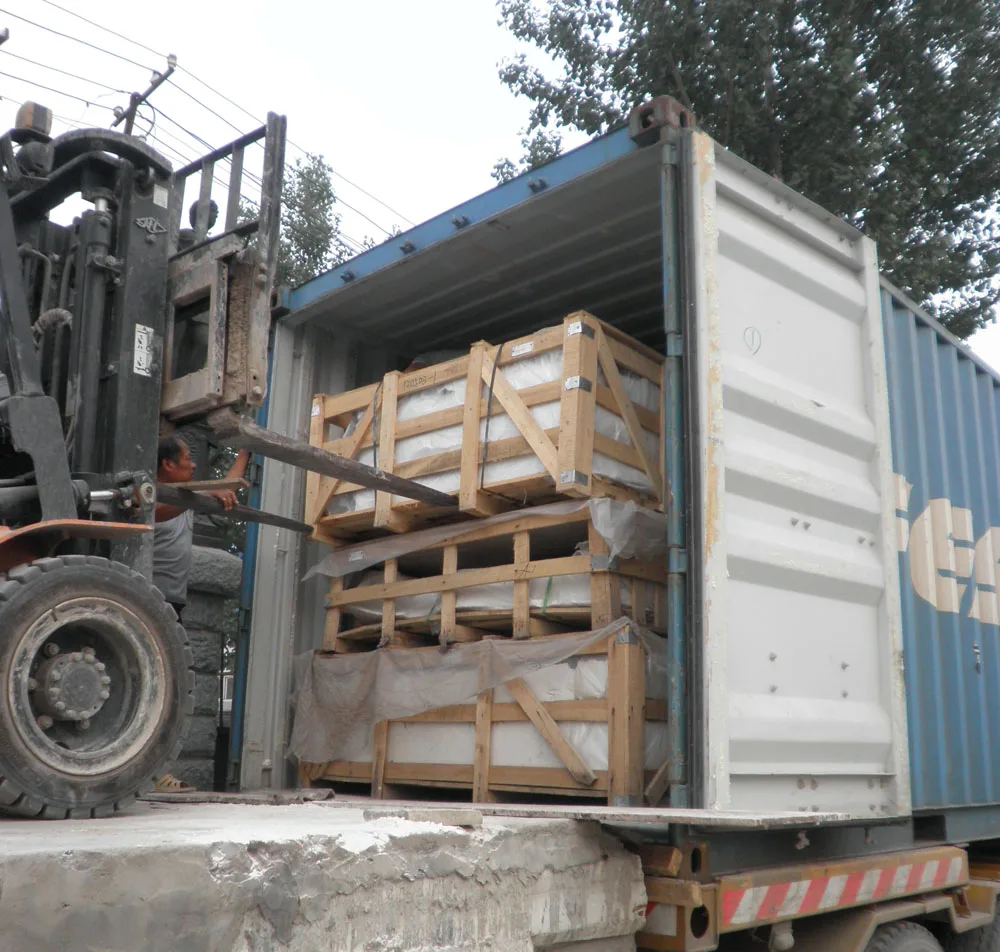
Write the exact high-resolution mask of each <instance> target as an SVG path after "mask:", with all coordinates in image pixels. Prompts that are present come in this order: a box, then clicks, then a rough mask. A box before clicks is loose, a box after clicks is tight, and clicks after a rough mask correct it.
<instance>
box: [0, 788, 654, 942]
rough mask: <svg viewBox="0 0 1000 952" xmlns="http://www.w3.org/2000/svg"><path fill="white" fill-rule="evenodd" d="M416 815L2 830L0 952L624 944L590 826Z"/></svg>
mask: <svg viewBox="0 0 1000 952" xmlns="http://www.w3.org/2000/svg"><path fill="white" fill-rule="evenodd" d="M426 808H427V809H425V810H424V811H423V812H421V813H415V814H414V813H411V814H409V815H408V816H374V815H373V814H371V813H369V819H366V818H365V810H364V808H363V806H362V805H361V804H358V803H344V802H339V801H326V802H320V803H296V804H290V805H282V806H275V805H257V804H247V803H238V804H233V803H182V804H177V803H163V802H146V803H140V804H138V805H137V806H136V807H135V808H133V809H132V810H130V811H128V812H127V813H125V814H122V815H120V816H118V817H115V818H114V819H109V820H80V821H74V820H70V821H62V822H25V821H16V820H15V821H5V820H0V948H2V950H3V952H56V950H58V952H137V950H139V949H141V950H144V952H168V950H169V952H265V950H266V952H271V950H289V952H313V950H315V952H319V950H323V952H341V950H343V952H347V950H351V952H354V950H363V952H407V950H414V952H415V950H421V952H423V950H427V952H430V950H435V952H466V950H469V952H471V950H492V952H530V950H535V949H548V948H551V947H552V946H556V945H559V946H560V949H559V952H570V950H574V952H577V950H583V949H587V950H588V952H598V950H600V952H605V950H611V949H613V950H614V952H619V950H626V949H634V940H633V938H632V937H633V936H634V933H635V932H636V930H637V929H639V928H640V927H641V925H642V922H643V912H644V909H645V903H646V894H645V889H644V886H643V879H642V871H641V868H640V865H639V861H638V859H637V858H636V857H635V856H633V855H632V854H630V853H628V852H627V851H626V850H625V849H624V848H623V847H622V845H621V843H620V842H619V841H618V840H617V839H615V838H614V837H613V836H610V835H609V834H607V833H605V832H603V831H602V830H601V829H600V827H599V826H598V825H597V824H594V823H587V822H581V821H577V820H569V819H548V818H547V819H524V818H517V817H502V818H501V817H482V816H480V815H479V814H478V813H476V812H475V811H474V810H471V809H470V810H458V811H450V812H449V811H439V812H434V810H433V805H432V804H427V805H426ZM414 817H419V819H414ZM457 824H463V825H457ZM563 943H570V944H569V945H562V944H563ZM578 943H581V944H580V945H578Z"/></svg>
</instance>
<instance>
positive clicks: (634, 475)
mask: <svg viewBox="0 0 1000 952" xmlns="http://www.w3.org/2000/svg"><path fill="white" fill-rule="evenodd" d="M499 372H500V373H503V375H504V377H505V378H506V380H507V382H508V383H509V384H510V385H511V387H513V388H514V389H515V390H523V389H525V388H527V387H534V386H537V385H539V384H543V383H551V382H552V381H555V380H561V379H562V349H561V348H559V349H557V350H551V351H546V352H544V353H541V354H538V355H537V356H535V357H529V358H526V359H524V360H519V361H515V362H514V363H510V364H508V365H506V366H505V367H503V368H502V369H501V370H500V371H499ZM621 376H622V382H623V384H624V386H625V391H626V393H627V394H628V396H629V398H630V399H631V400H632V402H633V403H635V404H638V405H640V406H643V407H646V408H647V409H649V410H652V411H654V412H659V409H660V407H659V403H660V390H659V387H657V386H656V385H655V384H653V383H652V382H650V381H649V380H646V379H645V378H644V377H639V376H637V375H636V374H633V373H630V372H628V371H625V370H623V371H622V374H621ZM598 382H599V383H602V384H604V383H605V380H604V377H603V374H601V373H599V374H598ZM488 393H489V388H488V387H487V386H486V385H485V384H484V385H483V396H484V397H486V396H488ZM464 403H465V380H464V379H459V380H451V381H448V382H447V383H443V384H440V385H438V386H436V387H429V388H427V389H426V390H421V391H418V392H417V393H414V394H410V395H408V396H405V397H402V398H401V399H400V400H399V402H398V403H397V406H396V420H397V422H400V423H403V422H406V421H408V420H415V419H417V418H418V417H422V416H426V415H428V414H430V413H437V412H439V411H442V410H448V409H451V408H453V407H459V406H463V405H464ZM496 407H499V404H496ZM530 412H531V415H532V416H533V417H534V419H535V421H536V422H537V423H538V425H539V426H541V428H542V429H543V430H549V429H553V428H556V427H558V426H559V417H560V404H559V401H558V400H555V401H553V402H551V403H542V404H538V405H536V406H534V407H531V408H530ZM360 416H361V413H360V412H359V413H358V414H357V415H356V419H355V421H353V422H352V424H351V426H350V427H348V430H347V434H349V433H350V432H351V430H352V429H353V427H354V425H356V421H357V419H359V418H360ZM594 431H595V432H596V433H600V434H602V435H603V436H607V437H610V438H611V439H613V440H616V441H618V442H619V443H625V444H626V445H631V440H630V439H629V435H628V429H627V428H626V426H625V421H624V420H623V419H622V418H621V417H620V416H618V415H616V414H614V413H611V412H610V411H608V410H606V409H605V408H603V407H600V406H598V407H596V408H595V410H594ZM643 433H644V437H645V440H646V443H647V446H648V448H649V450H650V451H651V452H652V453H653V454H654V456H655V455H656V454H658V453H659V436H658V434H655V433H650V432H648V431H643ZM345 435H346V434H345ZM520 435H521V433H520V431H519V430H518V429H517V427H516V426H515V425H514V423H513V421H512V420H511V419H510V417H509V416H507V415H506V414H505V413H498V414H497V415H495V416H493V417H491V418H490V421H489V431H488V432H487V428H486V419H485V418H484V419H483V420H481V421H480V430H479V438H480V440H482V441H486V440H487V439H488V440H489V442H491V443H493V442H497V441H499V440H504V439H509V438H511V437H517V436H520ZM461 446H462V427H461V425H456V426H448V427H441V428H439V429H436V430H431V431H429V432H427V433H422V434H420V435H419V436H412V437H407V438H404V439H401V440H398V441H397V442H396V445H395V450H394V455H393V459H394V462H395V463H396V464H400V463H408V462H411V461H413V460H417V459H423V458H424V457H427V456H436V455H438V454H440V453H447V452H449V451H451V450H457V449H460V448H461ZM356 459H357V460H358V462H360V463H365V464H367V465H369V466H377V465H378V447H377V446H375V447H369V448H368V449H366V450H363V451H361V452H359V453H358V454H357V456H356ZM592 465H593V473H594V475H596V476H603V477H605V478H607V479H611V480H614V481H615V482H618V483H621V484H623V485H626V486H631V487H633V488H635V489H640V490H647V491H648V490H649V489H650V485H649V480H648V478H647V477H646V474H645V473H644V472H643V471H641V470H638V469H635V468H634V467H632V466H628V465H626V464H624V463H620V462H618V461H617V460H614V459H612V458H611V457H609V456H604V455H602V454H600V453H596V452H595V453H594V457H593V464H592ZM544 471H545V468H544V466H543V465H542V462H541V460H539V459H538V457H537V456H535V455H534V454H532V453H527V454H525V455H524V456H518V457H515V458H513V459H505V460H497V461H494V462H490V463H487V464H486V467H485V470H484V473H483V483H484V485H487V486H488V485H491V484H493V483H498V482H503V481H506V480H510V479H517V478H520V477H527V476H534V475H537V474H538V473H543V472H544ZM416 481H417V482H419V483H421V484H423V485H425V486H430V487H432V488H434V489H438V490H440V491H441V492H446V493H456V492H458V488H459V481H460V478H459V471H458V470H457V469H454V470H449V471H447V472H443V473H434V474H431V475H428V476H420V477H417V480H416ZM394 498H395V499H397V500H400V499H401V497H394ZM374 505H375V493H374V491H373V490H369V489H362V490H357V491H355V492H350V493H340V494H338V495H336V496H334V497H333V498H332V499H331V500H330V503H329V505H328V507H327V512H328V513H329V514H330V515H335V514H337V513H343V512H354V511H360V510H366V509H371V508H373V507H374Z"/></svg>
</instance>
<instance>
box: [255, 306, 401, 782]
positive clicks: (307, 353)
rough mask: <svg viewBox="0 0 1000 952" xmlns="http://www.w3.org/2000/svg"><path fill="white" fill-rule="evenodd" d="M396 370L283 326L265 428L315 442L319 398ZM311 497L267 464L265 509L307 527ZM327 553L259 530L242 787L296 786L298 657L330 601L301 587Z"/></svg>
mask: <svg viewBox="0 0 1000 952" xmlns="http://www.w3.org/2000/svg"><path fill="white" fill-rule="evenodd" d="M392 369H395V357H394V355H392V354H391V352H390V351H388V350H387V349H384V348H378V347H372V346H368V345H366V344H364V343H362V342H360V341H358V340H357V339H356V338H354V337H353V336H352V335H350V334H345V333H341V334H333V333H326V332H325V331H323V330H321V329H320V328H318V327H314V326H308V325H307V326H303V327H298V328H295V327H291V326H289V325H287V324H284V323H279V324H278V326H277V327H276V329H275V342H274V353H273V357H272V368H271V390H270V395H269V407H268V420H267V425H268V427H269V428H270V429H273V430H275V431H276V432H278V433H282V434H285V435H286V436H292V437H295V438H296V439H300V440H308V438H309V408H310V407H311V405H312V398H313V394H316V393H340V392H342V391H344V390H350V389H353V388H354V387H360V386H363V385H364V384H367V383H370V382H371V381H372V380H376V379H378V378H380V377H381V376H382V375H383V374H384V373H385V372H386V371H388V370H392ZM304 494H305V477H304V473H303V471H302V470H299V469H297V468H296V467H294V466H287V465H285V464H284V463H280V462H277V461H276V460H267V461H266V462H265V464H264V474H263V481H262V486H261V508H262V509H263V510H265V511H266V512H274V513H278V514H279V515H283V516H288V517H289V518H292V519H301V518H302V509H303V505H304ZM325 553H326V549H325V547H323V546H319V545H318V544H316V543H310V542H307V541H305V540H304V539H303V538H302V537H301V536H299V535H298V534H297V533H294V532H291V531H289V530H287V529H275V528H274V527H273V526H261V527H260V530H259V534H258V541H257V564H256V572H255V578H254V593H253V616H252V620H251V634H250V658H249V667H248V671H247V700H246V713H245V716H244V741H243V750H242V758H241V765H240V784H241V786H242V788H243V789H249V790H253V789H258V788H260V787H275V788H279V789H280V788H283V787H287V786H290V785H294V777H293V775H292V772H291V766H292V765H291V764H289V763H288V762H286V760H285V742H286V739H287V736H288V697H289V692H290V690H291V686H292V659H293V658H294V657H295V656H296V655H298V654H300V653H301V652H303V651H308V650H310V649H312V648H318V647H320V646H321V645H322V638H323V621H324V615H325V606H324V603H323V597H324V595H325V594H326V585H325V584H324V580H323V579H321V578H315V579H311V580H309V581H307V582H302V581H301V579H302V576H303V575H304V574H305V571H306V569H308V568H309V567H310V566H311V565H313V564H314V563H315V562H316V561H318V560H319V558H321V556H322V555H324V554H325Z"/></svg>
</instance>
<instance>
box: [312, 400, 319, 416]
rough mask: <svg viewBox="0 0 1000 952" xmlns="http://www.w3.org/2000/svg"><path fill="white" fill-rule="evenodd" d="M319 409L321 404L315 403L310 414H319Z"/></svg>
mask: <svg viewBox="0 0 1000 952" xmlns="http://www.w3.org/2000/svg"><path fill="white" fill-rule="evenodd" d="M319 409H320V407H319V404H318V403H314V404H313V408H312V413H311V414H310V416H319Z"/></svg>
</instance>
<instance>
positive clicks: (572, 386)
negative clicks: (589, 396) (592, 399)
mask: <svg viewBox="0 0 1000 952" xmlns="http://www.w3.org/2000/svg"><path fill="white" fill-rule="evenodd" d="M591 386H592V385H591V383H590V381H589V380H588V379H587V378H586V377H581V376H580V375H579V374H576V375H574V376H572V377H567V378H566V379H565V380H564V381H563V390H583V391H584V393H590V389H591Z"/></svg>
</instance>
